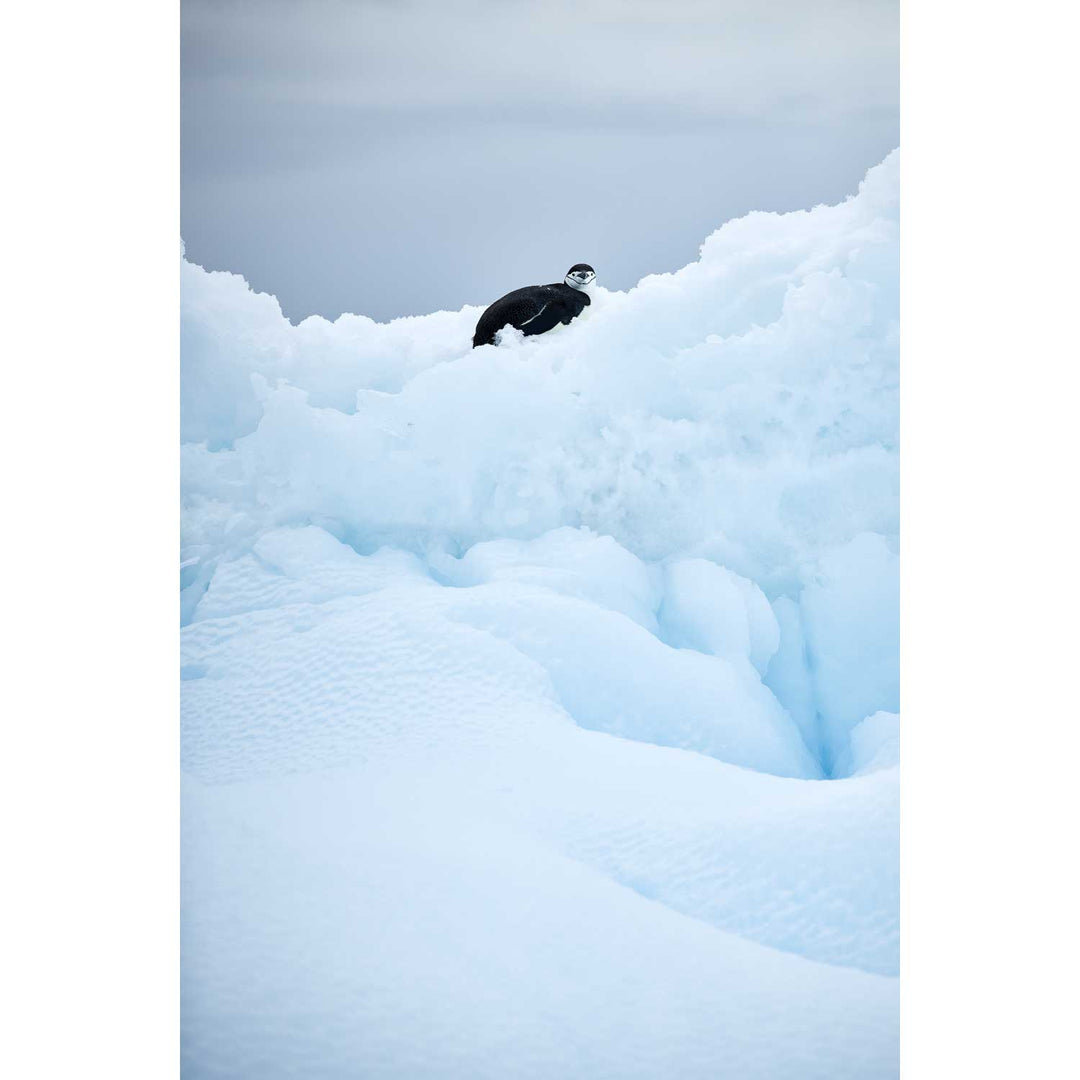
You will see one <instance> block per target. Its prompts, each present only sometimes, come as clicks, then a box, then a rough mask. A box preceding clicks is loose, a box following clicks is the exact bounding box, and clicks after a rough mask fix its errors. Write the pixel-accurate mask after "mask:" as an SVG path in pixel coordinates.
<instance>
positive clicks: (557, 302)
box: [473, 263, 596, 349]
mask: <svg viewBox="0 0 1080 1080" xmlns="http://www.w3.org/2000/svg"><path fill="white" fill-rule="evenodd" d="M595 278H596V271H595V270H593V268H592V267H591V266H589V264H588V263H575V264H574V265H573V266H571V267H570V269H569V270H567V272H566V276H565V277H564V278H563V280H562V281H559V282H556V283H555V284H553V285H527V286H526V287H525V288H524V289H515V290H514V291H513V292H509V293H507V294H506V295H505V296H502V297H500V298H499V299H498V300H496V301H495V303H494V304H492V305H491V306H490V307H489V308H488V309H487V310H486V311H485V312H484V314H483V315H481V316H480V321H479V322H478V323H477V324H476V333H475V334H474V335H473V348H474V349H475V348H476V347H477V346H478V345H492V344H494V342H495V335H496V334H497V333H498V332H499V331H500V330H501V329H502V328H503V327H504V326H513V327H516V328H517V329H518V330H520V331H521V332H522V333H523V334H524V335H525V336H526V337H531V336H533V335H535V334H545V333H547V331H549V330H553V329H554V328H555V327H556V326H559V325H563V326H566V325H568V324H569V323H570V322H571V321H572V320H573V319H576V318H577V317H578V315H580V314H581V313H582V312H583V311H584V310H585V308H587V307H588V306H589V304H590V303H592V301H591V300H590V299H589V294H588V293H587V292H586V291H585V290H586V289H587V288H588V287H589V286H590V285H591V284H592V283H593V281H594V280H595Z"/></svg>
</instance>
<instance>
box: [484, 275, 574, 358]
mask: <svg viewBox="0 0 1080 1080" xmlns="http://www.w3.org/2000/svg"><path fill="white" fill-rule="evenodd" d="M546 306H547V303H546V298H545V297H544V296H543V295H537V293H536V291H535V290H534V289H518V290H517V291H516V292H512V293H507V294H506V296H504V297H502V298H501V299H499V300H496V301H495V303H494V304H492V305H491V306H490V307H489V308H488V309H487V310H486V311H485V312H484V314H483V315H481V316H480V321H479V322H478V323H477V324H476V333H475V334H474V335H473V348H474V349H475V348H476V347H477V346H478V345H490V344H492V343H493V342H494V340H495V335H496V334H497V333H498V332H499V331H500V330H501V329H502V328H503V327H504V326H508V325H509V326H513V327H516V328H517V329H518V330H522V331H523V332H524V333H526V334H530V333H538V332H540V331H537V330H534V329H532V324H533V322H534V320H536V319H537V318H538V317H539V316H540V315H541V313H542V312H543V311H544V308H545V307H546ZM551 325H552V326H554V323H552V324H551ZM546 329H549V330H550V329H551V327H550V326H549V327H546Z"/></svg>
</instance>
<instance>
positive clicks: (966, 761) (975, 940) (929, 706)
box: [901, 0, 1080, 1080]
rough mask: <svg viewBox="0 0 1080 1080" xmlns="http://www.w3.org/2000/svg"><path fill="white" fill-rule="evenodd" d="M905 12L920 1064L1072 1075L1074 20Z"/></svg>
mask: <svg viewBox="0 0 1080 1080" xmlns="http://www.w3.org/2000/svg"><path fill="white" fill-rule="evenodd" d="M901 22H902V35H901V49H902V106H901V108H902V113H901V119H902V138H901V141H902V145H903V160H902V202H903V210H902V248H901V260H902V272H901V303H902V363H901V387H902V389H901V397H902V401H901V415H902V448H903V449H902V463H901V485H902V512H901V531H902V537H903V555H902V571H901V573H902V612H901V619H902V647H901V677H902V690H901V696H902V710H903V716H904V735H903V761H904V779H903V783H902V789H903V808H902V845H901V846H902V865H901V887H902V894H903V905H902V933H901V937H902V965H901V971H902V975H901V997H902V1024H901V1026H902V1033H903V1053H902V1076H904V1077H911V1078H912V1080H916V1078H917V1080H925V1078H936V1077H942V1078H946V1077H947V1078H949V1080H955V1078H957V1077H979V1078H980V1080H983V1078H988V1077H1003V1078H1006V1077H1007V1078H1009V1080H1015V1078H1017V1077H1040V1078H1042V1077H1058V1076H1071V1075H1075V1072H1076V1069H1077V1060H1078V1054H1077V1052H1076V1049H1075V1038H1074V1036H1073V1033H1072V1029H1073V1027H1074V1024H1075V1018H1074V1016H1073V1012H1074V1005H1075V990H1074V989H1073V988H1072V985H1071V983H1072V975H1073V969H1074V967H1075V965H1076V961H1077V956H1076V938H1077V935H1076V931H1075V929H1074V927H1075V924H1076V921H1077V916H1076V903H1077V889H1076V886H1075V884H1074V881H1075V877H1076V871H1075V869H1074V866H1075V862H1076V851H1077V840H1076V836H1075V833H1076V824H1077V808H1076V800H1075V797H1074V795H1073V791H1074V790H1075V780H1074V778H1073V774H1074V772H1075V770H1076V768H1077V764H1078V763H1080V754H1078V752H1077V751H1078V745H1077V735H1076V727H1077V705H1076V692H1075V690H1074V688H1073V685H1072V684H1073V683H1074V682H1075V680H1074V678H1073V677H1072V676H1073V671H1074V669H1075V667H1076V656H1075V653H1076V638H1077V635H1076V631H1075V629H1074V627H1075V623H1076V612H1077V609H1078V604H1077V590H1076V584H1075V580H1076V549H1077V539H1076V537H1077V533H1076V528H1075V525H1074V523H1073V520H1072V519H1073V518H1074V517H1075V512H1074V509H1073V508H1074V506H1075V503H1076V492H1077V490H1078V484H1077V478H1076V473H1077V457H1078V455H1077V451H1076V445H1075V428H1076V424H1075V421H1074V419H1073V414H1074V413H1075V410H1076V401H1077V378H1076V365H1077V361H1078V360H1080V350H1078V348H1077V345H1076V338H1075V333H1074V332H1073V328H1072V325H1071V324H1072V323H1073V321H1074V318H1073V316H1074V313H1075V311H1076V299H1075V297H1076V289H1077V283H1078V278H1077V271H1076V260H1077V256H1078V253H1080V237H1078V234H1077V228H1076V224H1075V221H1076V210H1075V206H1076V203H1077V199H1078V191H1077V187H1078V185H1077V170H1076V167H1075V157H1074V155H1075V149H1074V144H1075V142H1076V137H1075V129H1076V118H1075V115H1074V113H1075V111H1076V102H1077V101H1078V100H1080V94H1078V93H1077V86H1076V78H1075V75H1074V74H1073V73H1074V72H1075V70H1076V63H1075V59H1074V57H1073V55H1072V54H1074V53H1075V43H1076V40H1077V35H1076V25H1075V24H1076V16H1075V14H1074V13H1073V12H1072V10H1071V9H1069V8H1067V7H1066V6H1065V5H1057V4H1054V5H1051V4H1049V3H1046V2H1042V0H1039V2H1036V3H1028V4H1024V5H1021V6H1016V5H1004V4H990V5H987V4H976V3H970V2H969V3H953V4H930V3H920V2H919V0H903V3H902V20H901Z"/></svg>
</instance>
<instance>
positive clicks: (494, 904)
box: [181, 153, 899, 1080]
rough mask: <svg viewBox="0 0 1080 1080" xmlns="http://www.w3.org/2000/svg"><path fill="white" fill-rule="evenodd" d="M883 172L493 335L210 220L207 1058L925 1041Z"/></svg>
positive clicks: (199, 467) (396, 1065) (230, 1069)
mask: <svg viewBox="0 0 1080 1080" xmlns="http://www.w3.org/2000/svg"><path fill="white" fill-rule="evenodd" d="M898 172H899V159H898V154H896V153H894V154H892V155H890V157H889V158H888V159H886V161H885V162H884V163H882V164H881V165H879V166H877V167H876V168H875V169H872V170H871V171H870V172H869V174H868V175H867V178H866V180H865V181H864V182H863V184H862V185H861V187H860V190H859V193H858V194H857V195H856V196H853V197H852V198H850V199H848V200H847V201H846V202H845V203H843V204H841V205H839V206H835V207H817V208H815V209H814V210H812V211H808V212H800V213H795V214H786V215H774V214H751V215H749V216H747V217H746V218H742V219H739V220H737V221H733V222H729V223H727V224H726V225H725V226H723V227H722V228H721V229H719V230H718V231H717V232H716V233H714V234H713V235H712V236H710V237H709V238H708V239H707V240H706V241H705V243H704V244H703V246H702V251H701V257H700V259H699V260H698V262H696V263H694V264H692V265H690V266H688V267H685V268H684V269H683V270H681V271H679V272H678V273H676V274H671V275H662V276H657V277H650V278H646V279H644V280H643V281H642V282H641V283H639V285H638V286H637V287H636V288H634V289H632V290H630V291H629V292H628V293H608V292H604V291H603V290H599V291H598V293H597V295H596V296H595V297H594V304H593V307H592V308H591V309H590V311H589V315H588V318H587V319H583V320H578V321H576V322H575V323H574V324H572V325H571V326H570V327H567V328H565V329H562V330H560V331H558V332H556V333H553V334H551V335H545V336H543V337H540V338H533V339H522V338H521V336H520V335H515V334H506V335H504V338H503V340H502V341H501V343H500V344H499V345H498V346H486V347H483V348H480V349H477V350H470V349H469V339H470V336H471V333H472V329H473V326H474V324H475V321H476V318H477V317H478V315H479V311H480V308H478V307H475V308H465V309H463V310H462V311H461V312H454V313H448V312H439V313H437V314H434V315H429V316H424V317H419V318H410V319H401V320H396V321H395V322H393V323H389V324H377V323H374V322H372V321H370V320H368V319H365V318H363V317H360V316H343V317H342V318H341V319H339V320H337V322H335V323H328V322H326V321H325V320H322V319H318V318H312V319H308V320H305V321H304V322H303V323H301V324H300V325H299V326H296V327H293V326H291V325H290V324H289V323H288V322H287V321H286V320H285V319H283V318H282V316H281V313H280V310H279V308H278V306H277V303H276V301H275V300H274V299H273V298H272V297H268V296H265V295H261V294H255V293H252V292H251V291H250V290H249V289H248V287H247V285H246V284H245V283H244V282H243V280H242V279H241V278H238V277H236V276H235V275H231V274H222V273H207V272H205V271H204V270H202V269H201V268H199V267H197V266H194V265H192V264H189V263H187V262H186V261H184V262H182V264H181V273H182V285H183V288H182V294H183V313H182V430H183V436H184V439H185V442H184V445H183V447H182V469H183V481H182V497H183V516H182V524H183V540H182V553H181V562H182V579H181V584H182V590H183V591H182V594H181V599H182V618H183V623H184V626H183V630H182V653H183V656H182V668H181V674H182V678H183V683H182V686H183V691H182V755H183V769H184V790H183V821H184V836H183V875H184V876H183V898H182V907H183V926H182V935H183V943H182V944H183V951H182V969H183V971H182V975H183V984H182V1001H183V1020H182V1056H183V1063H184V1074H185V1076H188V1077H219V1076H220V1077H225V1076H229V1077H235V1076H259V1077H278V1076H281V1077H285V1076H303V1077H355V1076H365V1077H402V1078H405V1077H409V1078H411V1077H492V1078H495V1077H499V1078H503V1077H523V1078H524V1077H536V1078H540V1077H544V1078H548V1077H556V1076H557V1077H650V1078H651V1077H671V1076H679V1077H717V1076H738V1077H763V1078H764V1077H768V1078H770V1080H775V1078H781V1077H792V1078H796V1077H797V1078H805V1077H818V1076H820V1077H830V1078H835V1077H857V1078H860V1080H864V1078H868V1077H885V1076H893V1075H895V1074H896V1072H897V1009H898V994H897V980H896V974H897V970H898V904H897V899H898V897H897V860H898V835H897V818H898V765H897V761H898V754H897V746H898V724H899V719H898V716H897V715H896V714H897V713H898V707H899V700H898V679H897V659H898V657H897V653H898V633H897V623H898V557H897V511H898V469H897V449H898V448H897V393H896V381H897V214H898V198H897V180H898ZM601 276H602V268H601ZM509 284H520V283H508V287H509Z"/></svg>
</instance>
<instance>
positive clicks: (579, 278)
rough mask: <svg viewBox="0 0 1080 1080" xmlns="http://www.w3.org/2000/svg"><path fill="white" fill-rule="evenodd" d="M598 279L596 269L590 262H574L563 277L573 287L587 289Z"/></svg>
mask: <svg viewBox="0 0 1080 1080" xmlns="http://www.w3.org/2000/svg"><path fill="white" fill-rule="evenodd" d="M595 280H596V271H595V270H594V269H593V268H592V267H591V266H590V265H589V264H588V263H574V265H573V266H571V267H570V269H569V270H567V271H566V277H564V278H563V281H564V282H565V284H567V285H569V286H570V288H572V289H587V288H588V287H589V286H590V285H591V284H592V283H593V282H594V281H595Z"/></svg>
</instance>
